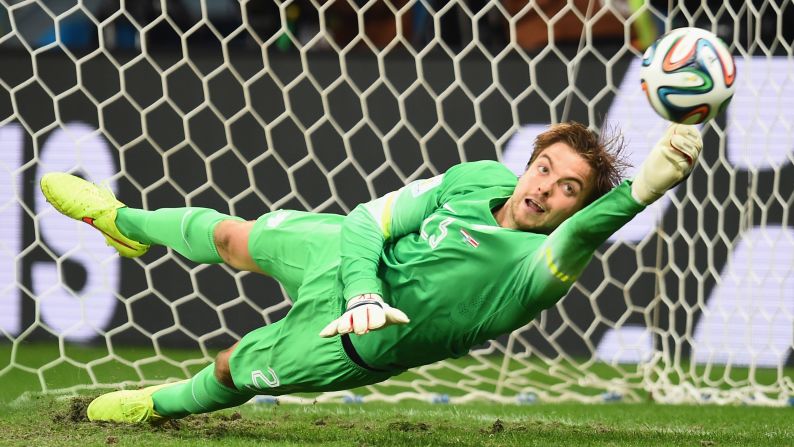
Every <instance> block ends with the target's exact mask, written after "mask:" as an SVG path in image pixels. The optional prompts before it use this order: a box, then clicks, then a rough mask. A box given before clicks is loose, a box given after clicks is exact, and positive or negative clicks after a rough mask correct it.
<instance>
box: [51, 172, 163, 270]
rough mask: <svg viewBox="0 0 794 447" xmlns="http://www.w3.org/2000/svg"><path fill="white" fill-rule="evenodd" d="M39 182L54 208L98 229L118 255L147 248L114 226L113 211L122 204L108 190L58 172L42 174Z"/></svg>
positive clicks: (132, 254) (130, 254) (135, 254)
mask: <svg viewBox="0 0 794 447" xmlns="http://www.w3.org/2000/svg"><path fill="white" fill-rule="evenodd" d="M40 185H41V192H42V193H43V194H44V197H45V198H46V199H47V201H48V202H50V203H51V204H52V206H53V207H55V209H56V210H58V211H59V212H60V213H61V214H64V215H66V216H69V217H71V218H72V219H76V220H80V221H83V222H85V223H87V224H88V225H91V226H92V227H94V228H96V229H97V230H99V231H100V232H101V233H102V235H103V236H105V240H107V243H108V245H110V246H111V247H113V248H115V249H116V250H117V251H118V252H119V254H120V255H121V256H124V257H127V258H135V257H138V256H141V255H143V254H144V253H146V251H147V250H149V246H148V245H146V244H142V243H140V242H137V241H133V240H132V239H129V238H128V237H126V236H124V235H123V234H121V232H120V231H119V229H118V228H117V227H116V210H118V209H119V208H122V207H124V206H125V205H124V204H123V203H121V202H119V201H118V200H117V199H116V196H114V195H113V192H112V191H110V190H109V189H107V188H100V187H99V186H97V185H95V184H93V183H91V182H89V181H86V180H83V179H81V178H80V177H77V176H74V175H71V174H65V173H62V172H51V173H48V174H44V176H43V177H42V178H41V183H40Z"/></svg>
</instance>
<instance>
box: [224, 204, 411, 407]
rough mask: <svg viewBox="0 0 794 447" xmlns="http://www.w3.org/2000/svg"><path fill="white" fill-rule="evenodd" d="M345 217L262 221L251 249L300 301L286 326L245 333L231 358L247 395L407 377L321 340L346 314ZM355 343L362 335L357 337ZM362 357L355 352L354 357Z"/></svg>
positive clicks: (286, 215) (284, 214) (281, 216)
mask: <svg viewBox="0 0 794 447" xmlns="http://www.w3.org/2000/svg"><path fill="white" fill-rule="evenodd" d="M343 219H344V216H340V215H334V214H315V213H305V212H300V211H275V212H272V213H268V214H265V215H263V216H262V217H260V218H259V219H258V220H257V222H256V224H255V225H254V228H253V230H252V231H251V235H250V237H249V242H248V249H249V252H250V253H251V256H252V258H253V259H254V261H255V262H256V263H257V265H259V267H260V268H262V270H264V271H265V272H267V273H268V274H269V275H270V276H272V277H273V278H275V279H276V280H277V281H279V283H281V285H282V286H283V287H284V289H285V290H286V291H287V293H288V294H289V296H290V297H291V298H292V300H293V306H292V309H290V311H289V312H288V313H287V316H286V317H284V318H283V319H282V320H280V321H278V322H276V323H273V324H270V325H267V326H264V327H261V328H259V329H256V330H254V331H252V332H250V333H248V334H247V335H245V336H244V337H243V338H242V339H241V340H240V343H239V344H238V345H237V347H236V348H235V350H234V352H233V353H232V355H231V357H230V359H229V365H230V368H231V373H232V379H233V380H234V383H235V385H237V387H238V388H239V389H241V390H244V389H246V390H249V391H253V392H255V393H258V394H269V395H274V396H275V395H280V394H287V393H297V392H315V391H335V390H342V389H350V388H355V387H359V386H364V385H371V384H373V383H377V382H381V381H383V380H386V379H387V378H389V377H391V376H392V375H394V374H396V373H399V372H400V371H394V372H386V371H378V370H374V369H372V368H368V367H367V366H366V364H363V365H362V364H361V363H362V362H363V361H362V360H361V359H360V358H357V359H356V360H357V361H359V363H356V362H355V361H354V360H353V359H351V352H350V349H352V344H350V343H349V341H345V343H344V344H346V345H347V351H346V347H345V346H343V341H344V339H343V338H342V337H332V338H322V337H320V336H319V333H320V330H322V329H323V328H324V327H325V326H326V325H327V324H328V323H330V322H331V321H333V320H334V319H336V318H338V317H339V315H341V313H342V311H343V310H344V298H343V296H342V288H341V285H340V284H339V281H338V280H337V276H336V275H337V270H338V267H339V260H340V257H339V235H340V230H341V224H342V220H343ZM352 337H355V335H352ZM352 356H353V357H355V356H356V355H355V352H354V351H353V352H352Z"/></svg>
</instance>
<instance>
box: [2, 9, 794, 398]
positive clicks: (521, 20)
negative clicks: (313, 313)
mask: <svg viewBox="0 0 794 447" xmlns="http://www.w3.org/2000/svg"><path fill="white" fill-rule="evenodd" d="M0 12H2V13H3V14H0V54H2V55H3V63H2V64H0V142H1V143H2V146H1V147H2V149H0V209H2V213H0V220H2V222H3V227H4V229H5V231H3V232H2V233H1V234H0V253H2V256H0V380H3V381H4V382H5V381H8V382H6V383H14V384H21V385H19V386H20V387H21V388H22V389H23V390H25V391H31V392H41V391H44V392H53V391H55V392H71V391H75V390H79V389H85V388H107V387H115V386H137V385H142V384H150V383H156V382H162V381H164V380H168V379H175V378H185V377H186V376H189V375H190V374H191V373H193V372H195V371H196V370H197V368H198V367H200V366H202V365H204V364H206V363H207V362H209V361H210V360H211V359H212V357H213V353H214V352H216V351H217V350H218V349H221V348H224V347H227V346H228V345H230V344H231V343H233V342H234V341H236V340H238V339H239V338H240V337H242V335H244V334H245V333H246V332H248V331H250V330H252V329H254V328H256V327H258V326H261V325H263V324H267V323H270V322H273V321H275V320H277V319H279V318H281V317H283V316H284V315H285V314H286V312H287V311H288V309H289V307H290V302H289V300H288V299H287V298H286V296H285V294H284V293H283V291H282V290H281V289H280V287H279V286H278V285H277V284H276V283H275V282H273V281H272V280H269V279H268V278H263V277H261V276H257V275H253V274H246V273H242V272H235V271H233V270H231V269H229V268H226V267H223V266H199V265H196V264H193V263H191V262H189V261H186V260H185V259H184V258H181V257H179V256H178V255H177V254H176V253H175V252H173V251H170V250H167V249H165V248H162V247H160V248H154V249H153V250H151V252H150V253H148V254H147V255H145V256H144V257H142V258H139V259H136V260H126V259H121V258H119V257H118V256H117V255H116V254H115V252H114V251H113V250H112V249H111V248H109V247H106V246H105V245H104V243H103V241H102V240H101V238H100V237H99V236H98V235H96V234H94V233H93V232H92V230H91V229H90V228H88V226H85V225H81V224H79V223H77V222H71V221H68V220H66V219H64V218H63V217H62V216H60V215H58V214H57V213H56V212H55V211H54V210H52V209H51V207H49V206H48V205H47V204H46V203H45V202H44V199H43V197H42V196H41V195H40V193H39V192H38V189H37V184H38V179H39V178H40V177H41V175H42V174H43V173H45V172H49V171H56V170H57V171H71V172H74V173H78V174H80V175H82V176H84V177H86V178H89V179H91V180H94V181H97V182H100V181H107V182H108V184H109V186H111V187H112V188H113V189H114V190H115V191H117V193H118V195H119V197H120V198H121V199H122V200H124V201H126V202H127V203H128V204H129V205H130V206H137V207H145V208H149V209H155V208H160V207H177V206H206V207H211V208H216V209H218V210H219V211H221V212H227V213H230V214H234V215H238V216H241V217H244V218H247V219H255V218H256V217H258V216H259V215H261V214H263V213H264V212H267V211H270V210H275V209H279V208H292V209H301V210H311V211H318V212H336V213H346V212H348V211H350V210H351V209H352V208H353V207H354V206H355V205H357V204H358V203H361V202H363V201H367V200H370V199H372V198H375V197H378V196H380V195H383V194H384V193H386V192H388V191H391V190H394V189H397V188H399V187H400V186H401V185H403V184H405V183H407V182H409V181H412V180H415V179H417V178H423V177H427V176H431V175H435V174H438V173H440V172H443V171H444V170H446V169H447V168H449V167H450V166H452V165H454V164H456V163H459V162H462V161H474V160H480V159H494V160H500V161H502V162H504V163H505V164H506V165H507V166H508V167H510V168H511V169H513V170H514V171H515V172H516V173H517V174H518V173H520V172H521V170H522V169H523V166H524V165H525V163H526V160H527V159H528V157H529V153H530V150H531V144H532V140H533V138H534V135H536V134H537V133H538V132H540V131H542V130H543V129H544V128H545V126H547V125H548V124H549V123H553V122H559V121H564V120H576V121H580V122H583V123H586V124H587V125H589V126H590V127H591V128H593V129H595V130H599V129H601V128H602V127H603V126H605V125H609V124H614V125H615V126H617V127H619V128H620V129H621V130H622V132H623V134H624V135H625V137H626V138H627V140H628V141H629V144H630V147H631V149H632V152H633V155H632V157H633V160H634V162H635V164H638V162H639V161H640V160H642V159H643V156H644V154H645V152H646V151H647V150H648V149H649V148H650V147H651V145H652V144H653V142H654V141H655V139H656V138H657V137H658V136H659V135H660V134H661V132H662V129H663V128H664V126H665V123H664V122H663V121H662V120H661V119H660V118H658V117H657V116H656V115H655V114H654V112H653V111H652V109H651V108H650V106H649V105H648V103H647V101H646V99H645V97H644V94H643V93H642V91H641V89H640V83H639V76H638V68H639V56H640V54H641V47H642V46H643V45H647V43H648V42H649V41H652V40H653V38H654V36H657V35H658V33H659V32H663V31H665V30H669V29H672V28H677V27H682V26H698V27H701V28H706V29H709V30H711V31H713V32H715V33H716V34H718V35H719V36H721V37H722V38H723V39H725V40H726V43H727V44H728V46H729V47H730V48H731V51H732V53H733V54H734V56H735V58H736V62H737V69H738V70H737V71H738V75H737V81H736V82H737V88H736V94H735V96H734V99H733V102H732V104H731V106H730V107H729V108H728V110H727V113H725V114H723V115H722V116H720V117H718V118H717V119H716V120H714V121H712V122H710V123H708V124H706V125H705V126H703V128H702V130H703V134H704V139H705V150H704V154H703V160H702V163H700V165H699V167H698V168H697V169H696V170H695V172H694V173H693V174H692V176H691V177H690V179H689V180H688V181H687V182H686V183H685V184H682V185H680V186H679V187H677V189H676V190H675V191H673V192H671V193H668V194H667V195H666V196H665V198H664V199H663V200H660V201H659V203H657V204H655V205H654V206H652V207H650V208H649V209H648V210H646V211H645V212H644V213H642V214H641V215H640V216H638V217H637V218H636V219H635V220H634V221H633V222H632V223H631V224H629V225H628V226H627V227H626V228H624V229H622V230H621V231H620V232H619V233H618V234H617V235H615V237H614V238H612V239H610V241H609V242H608V243H607V244H605V245H604V246H603V247H602V248H601V249H600V250H599V251H598V253H597V254H596V256H595V257H594V259H593V261H592V262H591V265H590V266H589V267H588V268H587V270H586V271H585V273H584V274H583V275H582V278H581V279H580V281H579V282H577V284H576V285H575V286H574V288H573V289H572V291H571V292H570V293H569V295H568V296H567V297H566V298H565V299H564V300H563V301H562V302H561V303H559V305H558V306H556V307H555V308H553V309H550V310H548V311H546V312H544V313H543V314H542V315H541V316H539V317H538V318H537V319H536V320H535V321H533V322H531V323H529V324H528V325H527V326H526V327H524V328H522V329H520V330H518V331H516V332H514V333H512V334H510V335H509V336H505V337H502V338H499V339H497V340H493V341H491V342H490V343H488V344H486V345H485V346H480V347H477V348H476V349H474V350H473V351H472V352H471V353H470V355H468V356H466V357H463V358H461V359H454V360H448V361H443V362H439V363H437V364H433V365H428V366H424V367H421V368H416V369H414V370H411V371H409V372H408V373H406V374H404V375H401V376H399V377H396V378H394V379H392V380H389V381H388V382H385V383H383V384H380V385H376V386H370V387H366V388H365V389H359V390H354V391H346V392H338V393H329V394H325V395H320V396H309V397H308V399H310V400H314V399H319V400H341V399H344V400H348V401H353V402H357V401H360V400H385V401H397V400H400V399H406V398H416V399H425V400H430V401H434V402H466V401H470V400H474V399H487V400H493V401H498V402H512V403H532V402H535V401H560V400H577V401H582V402H602V401H610V400H626V401H644V400H654V401H658V402H665V403H680V402H715V403H749V404H761V405H786V404H791V403H792V402H794V378H793V376H794V213H793V212H792V211H793V210H794V205H793V203H794V121H792V120H791V110H794V55H793V54H792V41H793V40H794V35H793V34H792V31H791V30H792V29H794V18H793V17H792V15H794V4H792V2H791V1H789V0H787V1H784V2H773V1H769V0H763V1H762V0H758V1H752V2H735V1H729V2H719V3H716V2H689V1H683V0H680V1H669V2H661V1H650V0H645V1H643V0H624V1H619V0H612V1H611V0H569V1H558V2H556V1H549V2H537V1H534V0H531V1H527V0H505V1H499V0H450V1H437V0H391V1H389V0H369V1H367V0H335V1H325V0H284V1H274V2H253V1H242V2H240V3H239V4H238V3H236V2H228V3H225V2H210V1H205V0H202V1H201V2H172V1H165V0H162V1H159V2H157V1H152V2H129V1H124V0H122V1H121V2H106V1H101V0H94V1H91V0H81V1H68V0H64V1H43V0H25V1H14V2H9V1H3V0H0ZM305 398H306V397H293V398H287V399H292V400H301V399H305Z"/></svg>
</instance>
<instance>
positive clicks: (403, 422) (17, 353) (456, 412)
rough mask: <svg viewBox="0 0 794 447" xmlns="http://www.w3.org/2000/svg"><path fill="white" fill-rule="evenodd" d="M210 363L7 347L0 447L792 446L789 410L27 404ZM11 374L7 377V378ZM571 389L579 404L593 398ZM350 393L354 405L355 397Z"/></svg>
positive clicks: (149, 353)
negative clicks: (122, 422)
mask: <svg viewBox="0 0 794 447" xmlns="http://www.w3.org/2000/svg"><path fill="white" fill-rule="evenodd" d="M212 355H213V353H212V352H205V353H202V352H200V351H196V350H173V349H170V350H166V351H161V356H160V357H157V356H156V353H155V352H154V349H153V348H140V347H137V348H133V347H118V348H114V350H113V352H112V355H111V352H109V351H108V349H107V348H106V347H103V346H75V345H65V346H63V347H59V346H58V345H57V344H51V343H20V344H18V345H17V347H16V349H13V347H12V346H11V345H10V344H0V368H5V370H4V371H2V373H0V383H2V384H3V386H2V387H0V430H2V432H0V433H2V435H0V445H3V446H5V445H20V446H21V445H41V446H47V445H59V446H60V445H107V444H117V445H135V446H140V445H158V446H159V445H166V446H167V445H210V444H213V445H223V446H227V445H229V446H236V445H261V444H263V443H267V444H268V445H335V446H336V445H342V446H346V445H350V446H376V445H410V446H412V447H413V446H424V445H455V446H466V445H477V446H479V445H521V446H524V445H544V446H546V445H593V444H599V445H604V444H606V445H632V446H633V445H675V446H688V445H692V446H724V445H791V446H794V408H758V407H746V406H745V407H742V406H725V407H717V406H711V405H709V406H665V405H655V404H650V403H645V404H627V403H612V404H601V405H583V404H573V403H571V404H532V405H507V406H503V405H497V404H491V403H476V404H466V405H444V404H438V405H432V404H428V403H424V402H417V401H411V400H408V401H402V402H400V403H399V404H386V403H366V404H348V405H344V404H317V405H307V406H300V405H283V404H282V405H268V404H258V405H246V406H243V407H241V408H239V409H237V410H227V411H224V412H220V413H217V414H213V415H211V416H194V417H190V418H187V419H185V420H182V421H180V422H178V423H169V424H167V425H164V426H162V427H158V428H152V427H149V426H138V427H131V426H119V425H112V424H92V423H89V422H86V421H85V419H84V412H83V410H84V407H85V404H86V402H87V399H86V398H85V397H82V398H59V397H57V396H54V395H39V394H36V393H35V392H38V391H41V389H42V383H44V384H46V386H47V387H48V388H49V389H58V388H64V387H70V386H74V385H76V384H89V383H91V377H90V375H89V373H88V371H91V373H92V374H93V375H94V377H95V379H96V380H97V381H99V382H103V383H113V382H122V381H130V382H139V381H141V380H142V379H144V378H145V379H147V380H162V379H166V378H184V377H187V376H189V375H190V374H192V373H194V372H196V371H197V370H198V369H200V368H201V367H202V366H203V365H204V364H205V363H206V361H207V359H208V358H210V357H211V356H212ZM166 358H167V360H164V359H166ZM12 360H13V361H12ZM483 361H484V362H485V363H492V364H491V365H489V366H487V367H486V368H482V367H481V365H480V363H479V362H478V361H477V360H475V359H472V358H463V359H459V360H456V361H454V362H451V363H448V364H446V365H447V366H446V367H441V368H435V367H434V368H431V369H429V370H426V371H425V372H423V373H418V372H408V373H406V374H404V375H402V376H399V377H398V378H397V379H398V380H399V381H403V382H409V381H414V384H421V385H422V388H423V389H426V390H431V391H433V392H448V393H449V394H450V395H451V396H456V395H459V394H461V393H462V391H461V389H460V387H461V386H463V385H466V386H470V387H471V388H476V389H483V390H489V391H493V387H494V385H493V383H490V382H488V381H495V380H496V379H497V378H498V377H499V374H500V371H502V370H501V366H502V365H501V363H502V359H501V358H494V359H493V361H491V359H483ZM516 363H517V364H515V365H512V364H510V365H507V366H509V368H507V369H508V370H514V369H516V368H518V369H521V368H524V369H525V370H522V371H523V372H522V374H521V377H520V378H521V379H522V380H524V379H525V380H526V381H527V382H528V383H531V384H538V385H545V387H550V386H553V385H555V384H559V383H560V382H561V381H563V380H571V379H575V378H576V377H580V376H581V373H580V372H579V371H578V370H577V365H574V364H572V365H565V364H560V365H559V366H560V369H559V370H558V371H556V374H557V376H552V375H549V374H548V372H547V370H546V368H547V366H546V365H544V364H542V363H541V362H536V363H531V362H530V363H529V367H528V366H527V363H526V362H524V364H518V362H516ZM11 364H13V368H11V367H9V365H11ZM471 368H474V369H475V370H476V375H477V376H479V377H481V378H483V380H484V381H483V382H479V383H470V379H468V378H467V377H468V376H469V375H467V374H463V373H461V372H460V371H461V370H466V371H467V372H471ZM626 368H629V369H626ZM698 368H700V367H696V368H695V369H698ZM26 369H28V370H30V371H26ZM689 369H690V366H688V365H683V366H682V369H681V371H683V372H684V374H686V373H687V371H689ZM587 370H588V371H589V373H590V374H593V375H595V376H598V377H601V378H613V377H623V378H626V377H628V380H630V381H631V380H635V379H631V376H632V374H635V375H636V370H631V369H630V367H613V366H610V365H605V364H597V363H596V364H592V365H589V366H588V368H587ZM36 371H43V373H42V374H38V373H37V372H36ZM693 373H694V374H699V371H693ZM577 374H579V376H577ZM678 374H679V375H681V372H679V373H678ZM722 374H723V372H722V371H718V370H716V369H715V370H713V371H710V375H713V377H715V378H719V377H724V376H722ZM750 374H752V378H753V380H755V381H756V382H761V383H774V382H775V381H776V380H778V377H779V374H781V372H780V371H775V370H753V371H749V370H746V369H745V370H739V369H734V370H732V371H730V376H731V377H732V378H733V379H735V380H736V383H740V382H741V381H742V380H746V379H747V377H749V375H750ZM782 374H783V375H784V376H788V377H791V376H793V375H794V374H792V371H791V369H785V370H784V371H782ZM565 376H570V377H568V378H567V379H566V378H565ZM708 376H709V375H706V377H708ZM560 377H562V378H560ZM669 378H670V379H671V380H672V381H675V380H676V377H669ZM572 383H573V384H575V383H576V382H575V380H574V381H573V382H572ZM542 388H544V386H542ZM580 388H581V390H580V391H583V392H584V393H585V394H592V393H594V392H599V391H598V390H595V389H592V388H587V387H580ZM406 390H407V387H406V386H403V385H400V384H399V382H397V385H393V386H390V387H380V388H379V392H381V393H384V394H391V393H396V392H403V391H406ZM26 391H27V392H28V393H25V392H26ZM31 392H33V393H31ZM83 392H84V393H89V394H88V395H89V396H90V395H95V394H97V393H99V392H100V391H99V390H87V391H83ZM354 392H356V393H358V394H366V393H367V390H365V389H360V390H354ZM502 394H503V395H510V390H504V389H503V390H502ZM20 395H21V396H22V397H20ZM638 396H639V397H640V398H641V399H642V400H644V396H643V395H642V394H641V393H639V394H638V395H637V396H635V397H638ZM238 411H239V415H236V414H235V413H236V412H238Z"/></svg>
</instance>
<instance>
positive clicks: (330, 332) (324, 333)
mask: <svg viewBox="0 0 794 447" xmlns="http://www.w3.org/2000/svg"><path fill="white" fill-rule="evenodd" d="M337 326H339V319H338V318H337V319H336V320H334V321H332V322H330V323H328V325H326V326H325V327H324V328H323V330H321V331H320V337H323V338H329V337H333V336H334V335H336V334H338V332H337V330H336V328H337Z"/></svg>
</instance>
